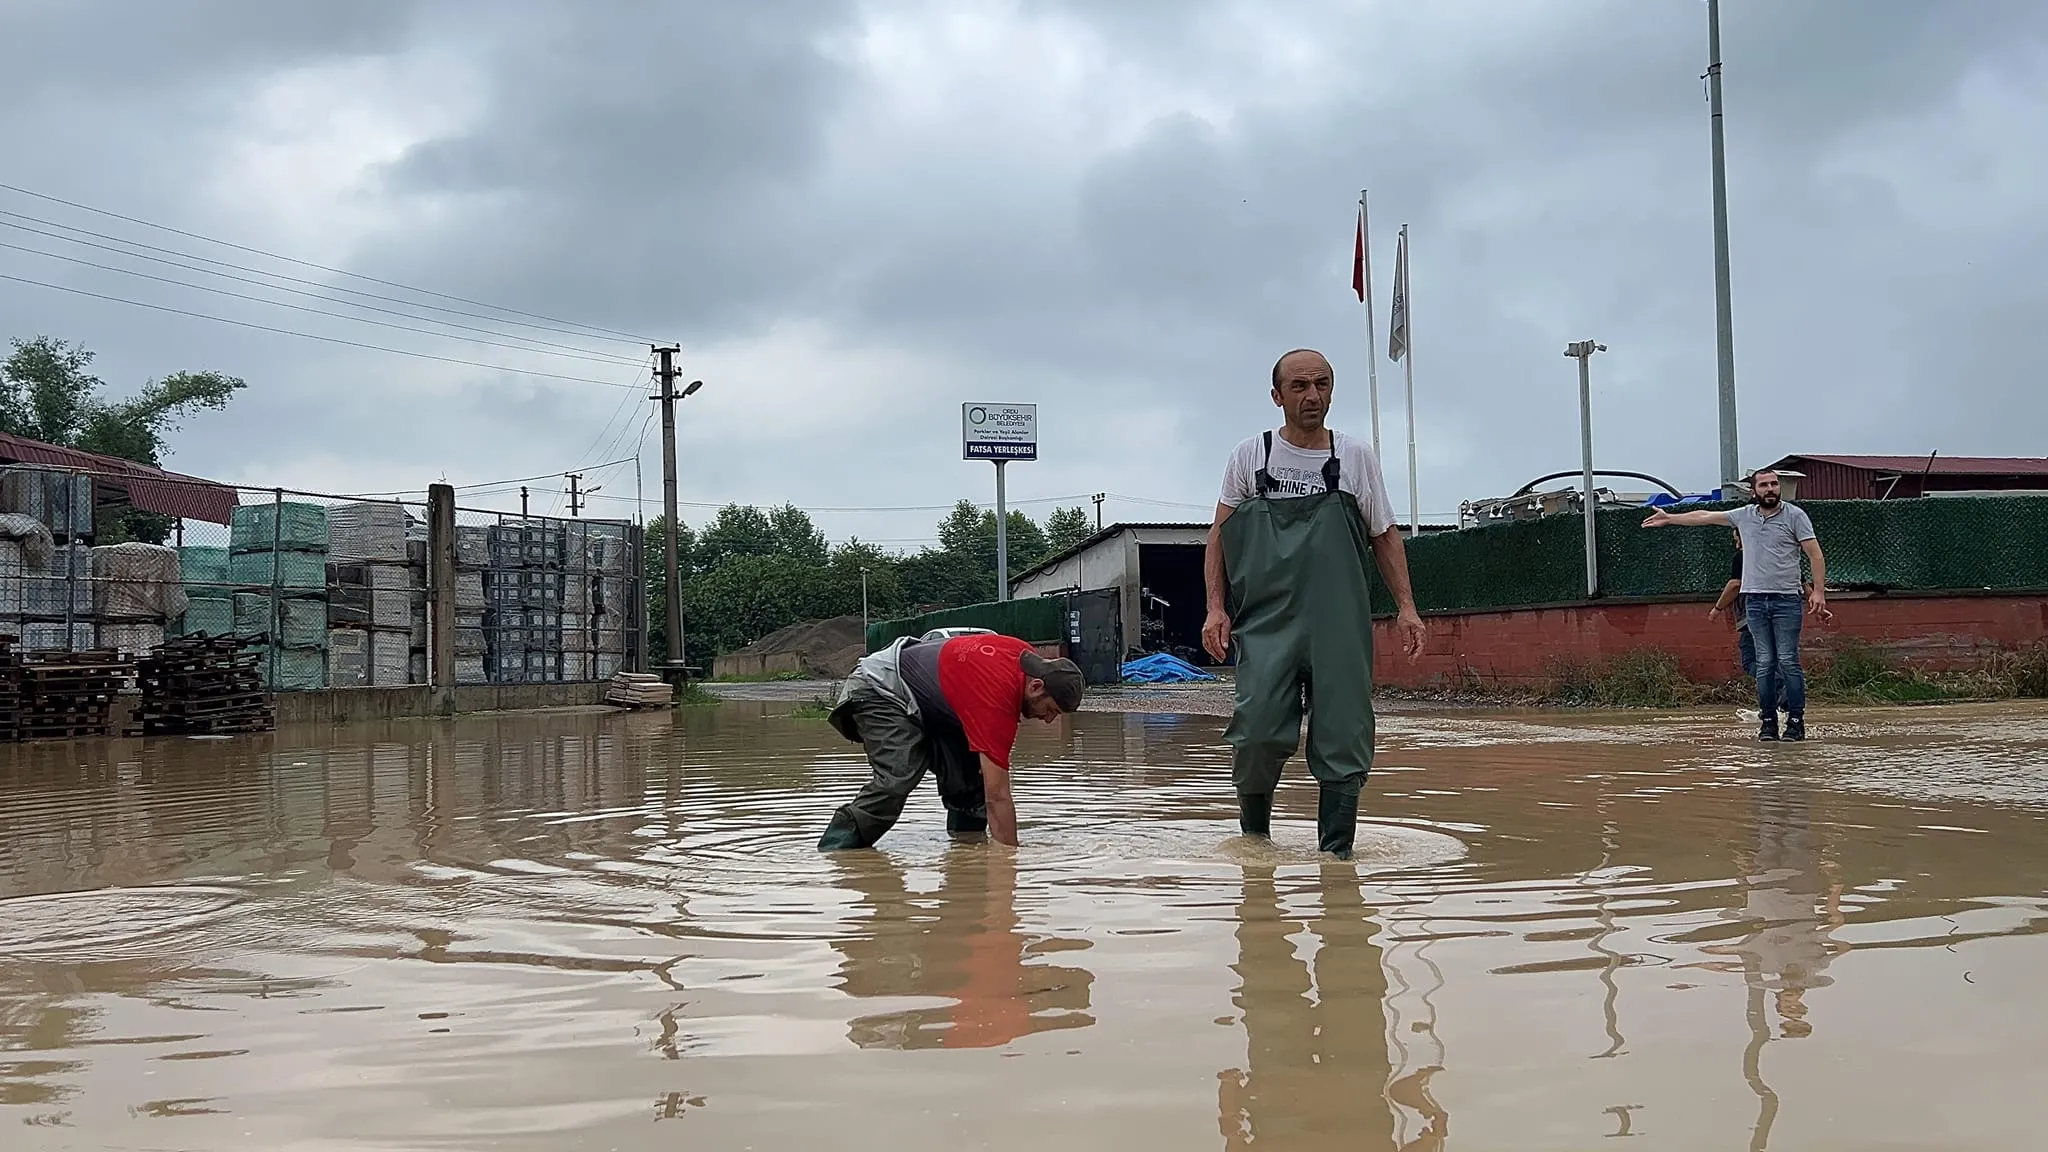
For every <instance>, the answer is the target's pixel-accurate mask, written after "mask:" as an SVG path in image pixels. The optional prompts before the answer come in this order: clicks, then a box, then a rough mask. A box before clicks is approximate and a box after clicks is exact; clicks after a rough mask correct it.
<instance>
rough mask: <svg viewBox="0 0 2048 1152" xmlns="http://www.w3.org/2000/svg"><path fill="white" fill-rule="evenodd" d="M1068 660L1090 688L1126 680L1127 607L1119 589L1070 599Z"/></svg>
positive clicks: (1080, 593)
mask: <svg viewBox="0 0 2048 1152" xmlns="http://www.w3.org/2000/svg"><path fill="white" fill-rule="evenodd" d="M1066 599H1067V603H1066V615H1067V629H1066V631H1067V637H1066V639H1067V656H1068V658H1069V659H1071V660H1073V662H1074V663H1076V664H1078V665H1080V666H1081V675H1082V676H1083V677H1084V678H1085V679H1086V680H1087V681H1088V683H1090V684H1115V683H1118V682H1120V681H1121V680H1122V679H1123V604H1122V600H1121V594H1120V592H1119V590H1118V589H1115V588H1098V589H1095V590H1094V591H1092V592H1074V593H1070V594H1069V595H1068V596H1067V598H1066Z"/></svg>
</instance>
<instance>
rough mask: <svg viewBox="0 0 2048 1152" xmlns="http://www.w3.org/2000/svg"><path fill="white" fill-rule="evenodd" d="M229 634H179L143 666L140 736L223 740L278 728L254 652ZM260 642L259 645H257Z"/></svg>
mask: <svg viewBox="0 0 2048 1152" xmlns="http://www.w3.org/2000/svg"><path fill="white" fill-rule="evenodd" d="M247 643H249V642H248V641H246V640H239V639H237V638H235V637H233V636H180V637H178V638H177V639H175V640H169V641H166V642H165V643H164V644H163V645H162V646H161V647H159V648H157V649H156V651H155V652H153V653H151V654H150V655H148V656H145V657H143V659H142V664H141V676H140V677H139V679H140V681H141V684H142V706H141V707H140V708H139V709H137V711H136V718H137V720H138V722H139V724H140V726H141V729H142V733H143V734H144V735H150V736H154V735H157V734H159V733H176V734H179V735H188V736H225V735H228V734H231V733H239V732H268V731H270V730H271V729H273V728H275V727H277V715H276V713H275V712H274V711H273V710H272V709H271V701H270V696H269V694H268V693H266V692H264V691H263V678H262V674H261V673H260V672H258V671H257V669H256V663H257V660H258V658H259V656H258V653H256V652H255V651H244V650H243V646H244V645H245V644H247ZM259 643H260V641H259Z"/></svg>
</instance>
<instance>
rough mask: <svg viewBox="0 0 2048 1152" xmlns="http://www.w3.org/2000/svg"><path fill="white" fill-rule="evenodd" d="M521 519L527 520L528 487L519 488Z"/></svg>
mask: <svg viewBox="0 0 2048 1152" xmlns="http://www.w3.org/2000/svg"><path fill="white" fill-rule="evenodd" d="M519 518H520V519H521V520H524V519H526V485H524V484H521V485H520V486H519Z"/></svg>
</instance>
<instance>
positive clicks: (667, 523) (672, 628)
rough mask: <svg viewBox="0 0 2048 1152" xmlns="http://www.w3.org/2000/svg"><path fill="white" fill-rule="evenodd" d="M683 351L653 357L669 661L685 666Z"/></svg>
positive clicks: (671, 349)
mask: <svg viewBox="0 0 2048 1152" xmlns="http://www.w3.org/2000/svg"><path fill="white" fill-rule="evenodd" d="M680 351H682V348H681V347H680V346H679V345H675V344H670V345H666V346H661V345H657V346H656V347H655V349H654V354H655V355H656V356H658V357H660V358H661V363H660V365H659V366H658V367H657V368H655V370H654V376H655V379H657V380H659V381H660V382H661V392H660V394H659V395H657V396H655V397H653V398H654V399H656V400H659V401H661V509H662V516H663V520H664V523H663V527H662V533H661V535H662V541H661V543H662V551H663V552H664V553H665V559H664V561H663V563H664V568H663V575H665V576H666V577H667V583H668V594H667V597H666V603H667V606H668V629H667V637H668V662H669V663H670V664H671V665H674V666H677V667H681V666H682V664H683V587H682V574H681V566H680V565H679V564H677V562H676V376H677V375H678V373H677V372H676V361H675V356H676V353H678V352H680Z"/></svg>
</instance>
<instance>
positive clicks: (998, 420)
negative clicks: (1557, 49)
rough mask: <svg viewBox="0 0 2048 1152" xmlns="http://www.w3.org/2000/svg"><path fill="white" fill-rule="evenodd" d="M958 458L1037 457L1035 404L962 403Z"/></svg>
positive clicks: (1028, 458) (1011, 458) (999, 458)
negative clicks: (959, 453)
mask: <svg viewBox="0 0 2048 1152" xmlns="http://www.w3.org/2000/svg"><path fill="white" fill-rule="evenodd" d="M960 444H961V458H962V459H966V460H1036V459H1038V405H1036V404H973V403H968V404H962V405H961V406H960Z"/></svg>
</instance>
